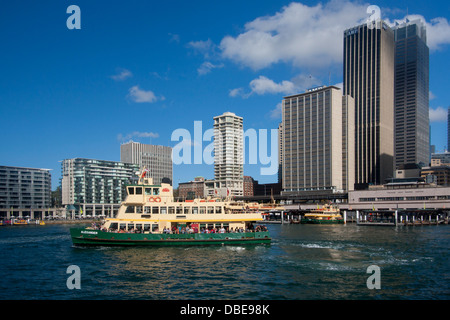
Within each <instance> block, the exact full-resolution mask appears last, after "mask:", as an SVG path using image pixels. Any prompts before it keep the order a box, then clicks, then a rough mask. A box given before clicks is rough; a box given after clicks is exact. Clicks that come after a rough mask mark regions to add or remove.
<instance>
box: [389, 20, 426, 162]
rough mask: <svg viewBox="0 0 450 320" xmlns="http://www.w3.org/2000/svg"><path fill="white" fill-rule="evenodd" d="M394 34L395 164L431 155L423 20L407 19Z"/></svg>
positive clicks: (424, 160)
mask: <svg viewBox="0 0 450 320" xmlns="http://www.w3.org/2000/svg"><path fill="white" fill-rule="evenodd" d="M394 34H395V109H394V110H395V135H394V136H395V142H394V144H395V167H396V168H397V167H399V166H400V165H402V164H407V163H417V164H419V163H421V164H423V165H427V164H428V163H429V159H430V121H429V49H428V46H427V44H426V41H427V38H426V29H425V24H424V23H423V22H421V21H420V20H416V21H407V22H405V23H402V24H400V25H397V26H396V27H395V28H394Z"/></svg>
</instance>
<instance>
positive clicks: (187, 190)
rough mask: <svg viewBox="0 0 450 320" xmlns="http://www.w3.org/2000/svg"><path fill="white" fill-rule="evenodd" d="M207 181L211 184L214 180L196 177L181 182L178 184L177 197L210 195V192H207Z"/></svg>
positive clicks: (191, 197) (192, 197) (187, 197)
mask: <svg viewBox="0 0 450 320" xmlns="http://www.w3.org/2000/svg"><path fill="white" fill-rule="evenodd" d="M208 183H211V184H213V183H214V180H206V179H205V178H204V177H196V178H195V179H194V181H189V182H181V183H179V184H178V198H180V199H185V200H186V199H188V200H191V199H196V198H205V197H207V196H211V195H212V194H208V192H207V185H208Z"/></svg>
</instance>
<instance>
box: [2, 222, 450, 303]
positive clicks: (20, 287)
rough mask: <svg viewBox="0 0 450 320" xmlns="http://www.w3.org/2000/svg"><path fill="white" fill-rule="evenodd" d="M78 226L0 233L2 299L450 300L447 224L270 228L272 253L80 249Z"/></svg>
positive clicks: (255, 249) (260, 249) (256, 249)
mask: <svg viewBox="0 0 450 320" xmlns="http://www.w3.org/2000/svg"><path fill="white" fill-rule="evenodd" d="M72 226H73V225H46V226H17V227H1V228H0V274H1V276H2V280H1V281H0V300H5V299H10V300H11V299H12V300H19V299H20V300H35V299H39V300H40V299H45V300H53V299H57V300H72V299H102V300H106V299H119V300H125V299H127V300H128V299H152V300H185V299H188V300H190V299H193V300H206V299H208V300H214V299H217V300H219V299H220V300H222V299H233V300H244V299H254V300H261V299H264V300H292V299H295V300H300V299H302V300H304V299H307V300H309V299H332V300H344V299H346V300H347V299H350V300H353V299H383V300H384V299H405V300H412V299H426V300H430V299H436V300H447V299H449V298H450V263H449V257H448V252H449V244H450V237H449V235H450V232H449V230H450V229H449V227H448V226H421V227H397V228H395V227H363V226H360V227H359V226H356V225H354V224H348V225H269V226H268V228H269V231H270V232H271V236H272V238H273V241H272V244H271V245H252V246H201V247H170V248H164V247H134V248H107V247H99V248H79V247H73V246H72V243H71V240H70V236H69V228H70V227H72ZM70 265H77V266H79V267H80V270H81V289H79V290H77V289H73V290H69V289H68V288H67V285H66V281H67V279H68V277H69V276H70V274H67V273H66V271H67V268H68V267H69V266H70ZM370 265H377V266H379V267H380V270H381V289H379V290H376V289H375V290H369V289H368V288H367V284H366V281H367V278H368V277H370V275H371V274H368V273H367V272H366V271H367V268H368V267H369V266H370Z"/></svg>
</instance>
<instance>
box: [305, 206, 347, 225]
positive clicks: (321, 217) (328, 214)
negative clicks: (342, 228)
mask: <svg viewBox="0 0 450 320" xmlns="http://www.w3.org/2000/svg"><path fill="white" fill-rule="evenodd" d="M300 223H301V224H341V223H344V218H343V217H342V215H341V213H340V209H339V208H338V207H334V206H331V205H329V204H326V205H324V206H323V207H322V208H317V209H316V210H311V211H310V212H308V213H305V215H304V216H303V217H302V219H301V220H300Z"/></svg>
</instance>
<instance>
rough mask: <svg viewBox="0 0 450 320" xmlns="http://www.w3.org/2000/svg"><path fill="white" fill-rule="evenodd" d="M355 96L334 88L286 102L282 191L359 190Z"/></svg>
mask: <svg viewBox="0 0 450 320" xmlns="http://www.w3.org/2000/svg"><path fill="white" fill-rule="evenodd" d="M353 114H354V100H353V98H351V97H348V96H346V97H343V96H342V91H341V90H340V89H339V88H337V87H334V86H330V87H319V88H315V89H312V90H309V91H308V92H306V93H303V94H298V95H293V96H288V97H285V98H284V99H283V103H282V120H283V124H282V137H283V142H282V144H283V153H282V174H283V177H282V189H283V194H284V195H295V194H299V193H301V192H305V191H313V190H326V191H330V192H339V191H346V190H348V189H353V185H354V160H353V158H352V157H349V156H348V154H350V155H352V154H353V152H354V141H355V137H354V131H353V121H354V118H353Z"/></svg>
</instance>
